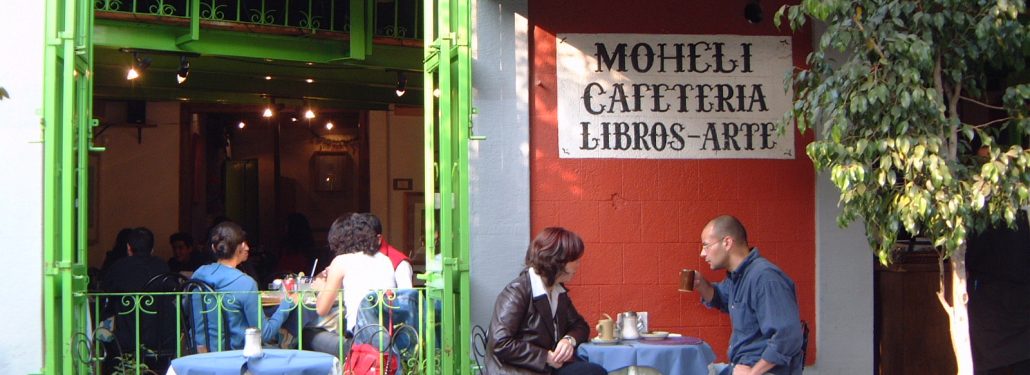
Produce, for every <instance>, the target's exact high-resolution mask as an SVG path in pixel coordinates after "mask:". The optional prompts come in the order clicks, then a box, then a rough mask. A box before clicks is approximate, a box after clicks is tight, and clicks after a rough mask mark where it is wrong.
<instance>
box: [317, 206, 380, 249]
mask: <svg viewBox="0 0 1030 375" xmlns="http://www.w3.org/2000/svg"><path fill="white" fill-rule="evenodd" d="M377 240H378V236H377V234H376V231H375V228H373V226H372V220H371V219H369V214H355V213H350V214H344V215H343V216H340V217H338V218H336V220H334V221H333V226H332V227H330V228H329V248H330V249H332V250H333V253H335V254H336V255H343V254H349V253H364V254H365V255H370V256H371V255H375V254H376V253H377V252H379V242H378V241H377Z"/></svg>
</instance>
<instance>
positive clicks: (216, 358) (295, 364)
mask: <svg viewBox="0 0 1030 375" xmlns="http://www.w3.org/2000/svg"><path fill="white" fill-rule="evenodd" d="M244 366H246V368H244ZM342 372H343V367H342V366H340V360H339V359H337V358H336V357H334V356H331V355H329V354H325V353H318V352H311V351H306V350H282V349H265V350H264V356H262V357H261V358H253V359H247V358H244V357H243V351H242V350H231V351H225V352H214V353H202V354H194V355H188V356H185V357H182V358H177V359H174V360H172V365H171V366H170V367H168V375H222V374H225V375H240V374H241V373H245V374H253V375H262V374H302V375H330V374H341V373H342Z"/></svg>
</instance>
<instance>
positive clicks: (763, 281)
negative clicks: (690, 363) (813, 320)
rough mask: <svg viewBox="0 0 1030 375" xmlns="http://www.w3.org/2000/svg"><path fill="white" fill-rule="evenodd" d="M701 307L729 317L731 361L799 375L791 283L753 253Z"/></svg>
mask: <svg viewBox="0 0 1030 375" xmlns="http://www.w3.org/2000/svg"><path fill="white" fill-rule="evenodd" d="M713 286H714V287H715V293H714V294H713V296H712V301H711V302H709V303H705V305H706V306H708V307H710V308H717V309H719V310H721V311H723V312H728V313H729V314H730V320H731V321H732V324H733V335H732V336H730V348H729V359H730V362H732V363H735V364H744V365H748V366H752V365H754V364H755V363H757V362H758V360H759V359H765V360H766V361H768V362H771V363H773V364H775V365H776V367H773V369H772V370H771V371H769V373H771V374H776V375H780V374H800V373H801V369H802V367H803V364H802V363H801V355H800V354H801V340H802V331H801V319H800V317H799V315H798V302H797V296H796V294H795V290H794V282H793V281H791V280H790V278H788V277H787V275H786V274H784V273H783V271H781V270H780V269H779V267H776V266H775V265H773V264H772V263H770V262H769V261H768V260H766V259H765V258H762V257H761V256H760V255H758V248H753V249H752V250H751V253H749V254H748V256H747V258H744V261H743V262H741V263H740V266H739V267H738V268H737V270H736V271H735V272H728V273H727V277H726V279H725V280H723V281H722V282H719V283H715V284H713Z"/></svg>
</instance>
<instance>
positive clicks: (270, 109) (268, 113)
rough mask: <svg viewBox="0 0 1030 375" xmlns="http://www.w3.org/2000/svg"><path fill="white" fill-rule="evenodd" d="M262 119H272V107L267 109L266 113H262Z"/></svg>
mask: <svg viewBox="0 0 1030 375" xmlns="http://www.w3.org/2000/svg"><path fill="white" fill-rule="evenodd" d="M261 117H272V106H268V107H265V111H264V112H262V113H261Z"/></svg>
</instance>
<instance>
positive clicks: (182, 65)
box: [175, 56, 190, 85]
mask: <svg viewBox="0 0 1030 375" xmlns="http://www.w3.org/2000/svg"><path fill="white" fill-rule="evenodd" d="M189 75H190V59H189V58H187V57H186V56H180V57H179V71H178V72H177V73H175V80H176V81H179V84H180V85H181V84H182V83H183V82H186V77H188V76H189Z"/></svg>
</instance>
